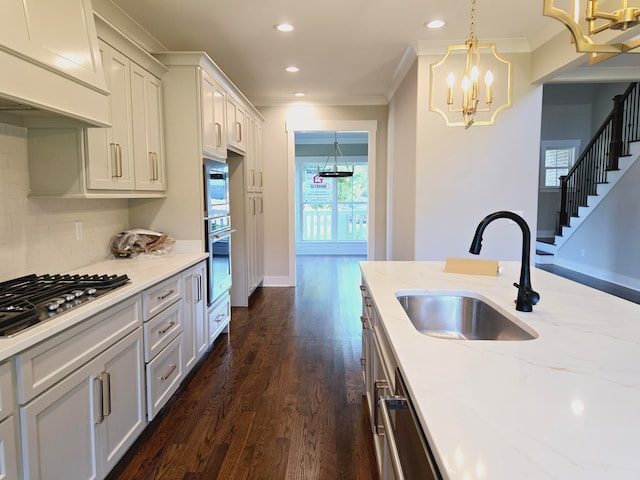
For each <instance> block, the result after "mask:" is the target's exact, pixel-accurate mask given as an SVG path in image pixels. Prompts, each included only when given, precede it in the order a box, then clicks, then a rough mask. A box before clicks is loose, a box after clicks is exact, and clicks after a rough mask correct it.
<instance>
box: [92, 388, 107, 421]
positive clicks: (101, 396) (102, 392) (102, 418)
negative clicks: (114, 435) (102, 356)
mask: <svg viewBox="0 0 640 480" xmlns="http://www.w3.org/2000/svg"><path fill="white" fill-rule="evenodd" d="M93 381H94V383H95V382H98V383H99V386H100V393H99V394H98V397H97V398H99V399H100V408H99V409H98V410H100V417H98V420H96V421H95V423H96V425H100V424H101V423H102V422H104V410H103V407H102V399H103V398H104V383H103V381H102V377H95V378H94V379H93ZM94 392H95V390H94Z"/></svg>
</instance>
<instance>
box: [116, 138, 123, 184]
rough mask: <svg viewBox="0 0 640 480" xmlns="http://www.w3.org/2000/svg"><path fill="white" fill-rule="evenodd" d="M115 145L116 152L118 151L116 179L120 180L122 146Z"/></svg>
mask: <svg viewBox="0 0 640 480" xmlns="http://www.w3.org/2000/svg"><path fill="white" fill-rule="evenodd" d="M116 145H117V150H118V174H117V177H118V178H122V145H120V144H119V143H118V144H116Z"/></svg>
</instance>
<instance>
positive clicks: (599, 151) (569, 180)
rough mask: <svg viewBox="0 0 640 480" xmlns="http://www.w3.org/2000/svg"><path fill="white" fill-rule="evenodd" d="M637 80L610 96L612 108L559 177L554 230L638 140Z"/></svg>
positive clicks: (639, 101)
mask: <svg viewBox="0 0 640 480" xmlns="http://www.w3.org/2000/svg"><path fill="white" fill-rule="evenodd" d="M639 85H640V83H639V82H634V83H632V84H630V85H629V87H628V88H627V90H626V91H625V92H624V93H623V94H621V95H616V96H615V97H614V99H613V110H612V111H611V113H610V114H609V116H608V117H607V118H606V119H605V121H604V122H603V123H602V126H601V127H600V128H599V129H598V131H597V132H596V133H595V135H594V136H593V138H592V140H591V142H589V144H588V145H587V147H586V148H585V149H584V150H583V152H582V154H581V155H580V157H579V158H578V160H577V161H576V163H575V164H574V165H573V167H572V168H571V169H570V170H569V172H568V173H567V175H563V176H561V177H560V186H561V200H560V218H559V225H558V229H557V231H556V234H557V235H562V227H566V226H568V225H569V219H570V218H571V217H577V216H578V207H581V206H583V207H584V206H587V197H588V196H589V195H595V194H596V188H597V186H598V184H599V183H606V181H607V171H609V170H618V159H619V158H620V157H622V156H625V155H629V144H630V143H631V142H636V141H638V140H640V87H639Z"/></svg>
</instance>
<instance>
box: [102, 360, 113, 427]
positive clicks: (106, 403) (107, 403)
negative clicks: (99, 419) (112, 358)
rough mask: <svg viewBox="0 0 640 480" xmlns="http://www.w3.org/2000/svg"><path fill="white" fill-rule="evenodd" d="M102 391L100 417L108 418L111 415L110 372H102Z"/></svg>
mask: <svg viewBox="0 0 640 480" xmlns="http://www.w3.org/2000/svg"><path fill="white" fill-rule="evenodd" d="M102 375H103V377H104V378H103V382H104V389H103V390H102V415H103V417H108V416H109V415H111V372H110V371H109V370H105V371H104V372H102Z"/></svg>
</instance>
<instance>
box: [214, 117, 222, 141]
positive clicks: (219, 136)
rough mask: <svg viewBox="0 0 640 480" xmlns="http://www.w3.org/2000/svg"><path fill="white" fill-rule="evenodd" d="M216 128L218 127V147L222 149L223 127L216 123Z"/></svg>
mask: <svg viewBox="0 0 640 480" xmlns="http://www.w3.org/2000/svg"><path fill="white" fill-rule="evenodd" d="M215 126H216V147H220V146H222V125H220V124H219V123H218V122H216V123H215Z"/></svg>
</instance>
